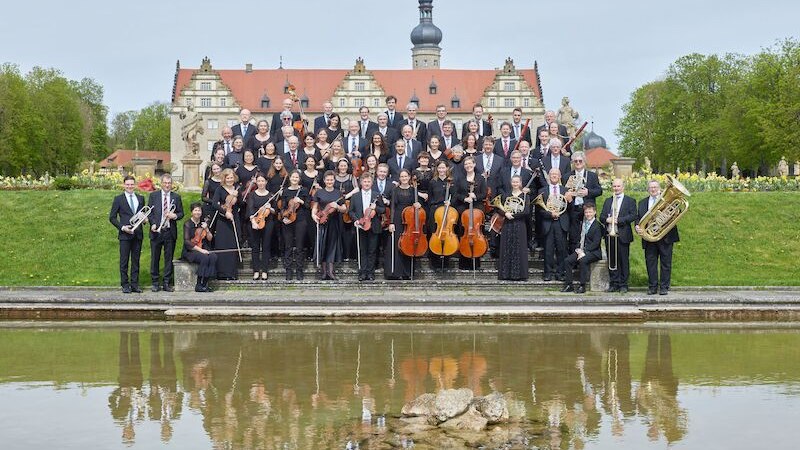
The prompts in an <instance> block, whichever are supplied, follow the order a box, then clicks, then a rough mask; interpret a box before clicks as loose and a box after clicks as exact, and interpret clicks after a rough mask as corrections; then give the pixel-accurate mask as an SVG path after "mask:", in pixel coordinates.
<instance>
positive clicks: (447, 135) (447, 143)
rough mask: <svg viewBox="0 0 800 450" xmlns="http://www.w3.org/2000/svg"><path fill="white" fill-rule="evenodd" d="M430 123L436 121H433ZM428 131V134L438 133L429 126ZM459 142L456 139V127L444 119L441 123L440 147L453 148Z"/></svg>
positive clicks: (459, 142)
mask: <svg viewBox="0 0 800 450" xmlns="http://www.w3.org/2000/svg"><path fill="white" fill-rule="evenodd" d="M432 123H436V121H433V122H432ZM428 133H430V134H432V135H433V134H438V133H435V132H434V130H431V129H430V127H429V128H428ZM460 144H461V141H459V140H458V136H457V135H456V127H455V125H454V124H453V122H451V121H450V120H445V121H444V122H443V123H442V148H444V149H448V148H450V149H454V148H455V147H458V146H459V145H460Z"/></svg>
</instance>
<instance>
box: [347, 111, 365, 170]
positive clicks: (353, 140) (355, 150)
mask: <svg viewBox="0 0 800 450" xmlns="http://www.w3.org/2000/svg"><path fill="white" fill-rule="evenodd" d="M342 146H343V147H344V151H345V153H347V158H348V159H349V160H350V161H352V160H353V159H354V158H364V157H365V156H364V155H365V154H366V153H367V139H366V138H362V137H361V128H360V127H359V125H358V121H356V120H351V121H350V123H349V124H347V134H346V135H345V137H344V139H342Z"/></svg>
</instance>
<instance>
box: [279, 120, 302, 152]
mask: <svg viewBox="0 0 800 450" xmlns="http://www.w3.org/2000/svg"><path fill="white" fill-rule="evenodd" d="M292 136H297V134H296V130H295V129H294V128H292V126H291V125H284V126H282V127H280V133H279V134H278V135H277V136H275V145H276V147H277V151H278V154H280V155H285V154H287V153H289V139H291V138H292Z"/></svg>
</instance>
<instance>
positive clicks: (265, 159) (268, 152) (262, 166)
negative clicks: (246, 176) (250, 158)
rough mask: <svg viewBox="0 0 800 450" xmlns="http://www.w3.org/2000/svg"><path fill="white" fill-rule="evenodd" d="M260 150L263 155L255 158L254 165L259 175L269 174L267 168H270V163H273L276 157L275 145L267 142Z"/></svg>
mask: <svg viewBox="0 0 800 450" xmlns="http://www.w3.org/2000/svg"><path fill="white" fill-rule="evenodd" d="M262 150H263V153H262V154H261V155H260V156H259V157H258V158H256V165H257V166H258V170H260V171H261V173H267V172H269V168H270V167H272V162H273V161H275V157H276V156H277V153H276V150H275V143H274V142H272V141H269V142H267V144H266V145H265V146H264V148H263V149H262Z"/></svg>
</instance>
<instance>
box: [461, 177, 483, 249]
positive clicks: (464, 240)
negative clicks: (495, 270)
mask: <svg viewBox="0 0 800 450" xmlns="http://www.w3.org/2000/svg"><path fill="white" fill-rule="evenodd" d="M474 190H475V185H474V184H470V185H469V192H470V193H472V192H474ZM474 203H475V202H471V203H470V204H469V209H467V210H465V211H464V212H462V213H461V226H463V227H464V236H462V237H461V242H459V247H458V251H459V252H461V255H462V256H464V257H465V258H480V257H481V256H483V255H485V254H486V250H487V249H488V248H489V243H488V242H487V241H486V236H484V235H483V231H482V230H483V220H484V218H485V217H486V216H484V214H483V211H481V210H480V209H476V208H475V206H474Z"/></svg>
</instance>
